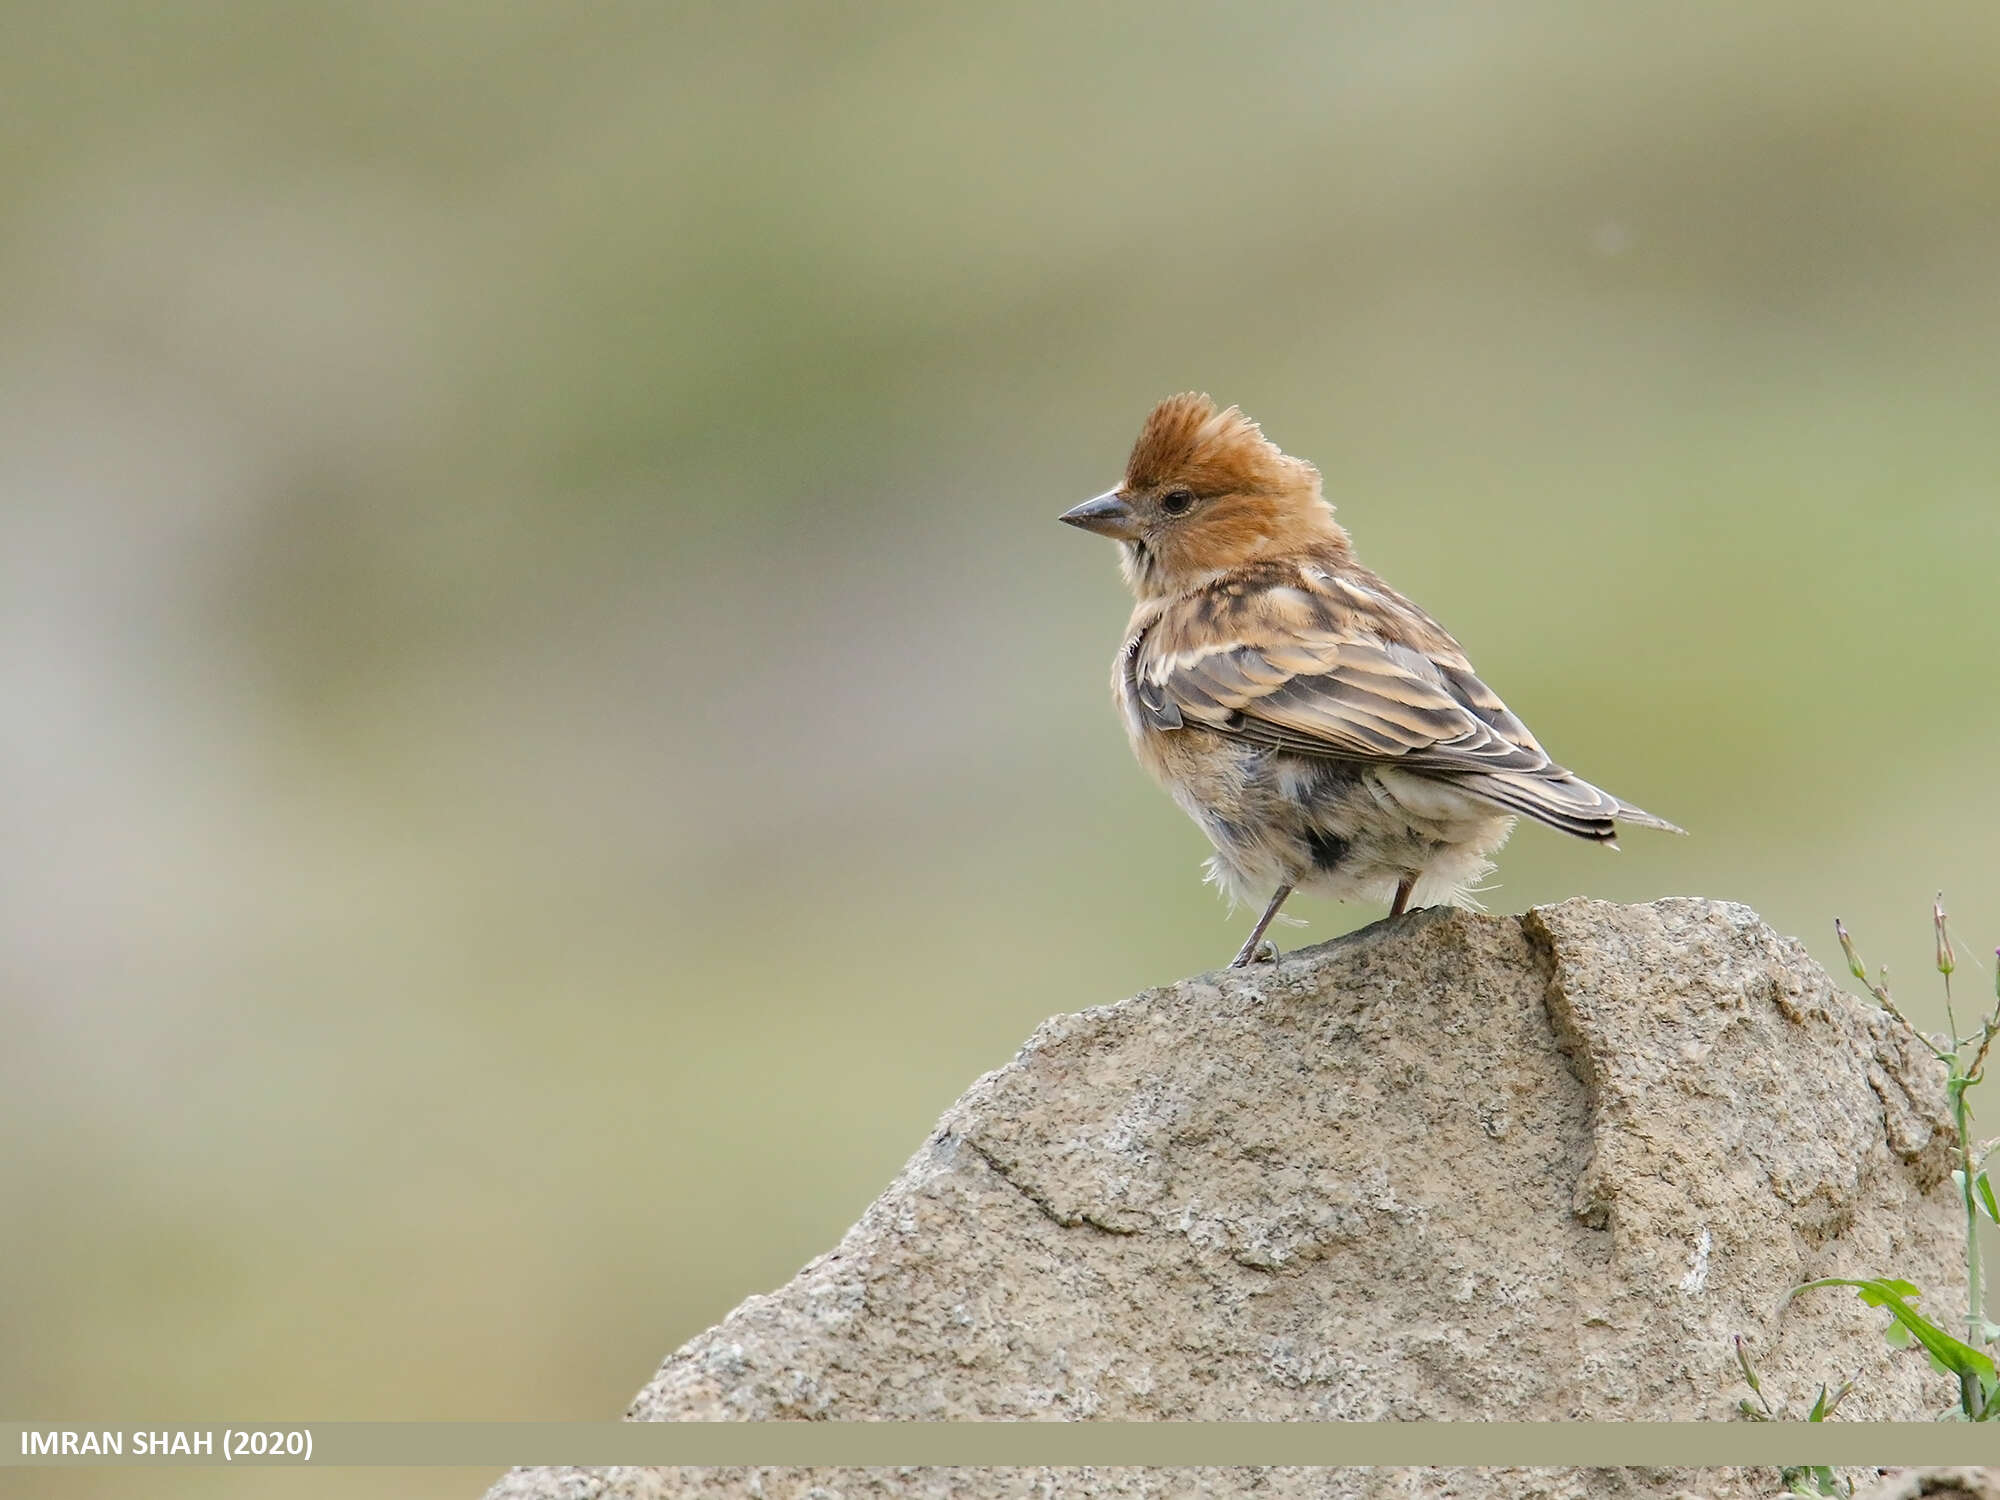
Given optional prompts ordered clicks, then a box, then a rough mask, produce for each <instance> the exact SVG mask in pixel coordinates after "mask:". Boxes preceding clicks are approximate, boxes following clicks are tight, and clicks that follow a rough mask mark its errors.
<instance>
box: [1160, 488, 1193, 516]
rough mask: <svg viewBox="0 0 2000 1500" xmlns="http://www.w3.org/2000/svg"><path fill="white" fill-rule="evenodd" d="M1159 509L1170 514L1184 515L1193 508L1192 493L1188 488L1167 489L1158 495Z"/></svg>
mask: <svg viewBox="0 0 2000 1500" xmlns="http://www.w3.org/2000/svg"><path fill="white" fill-rule="evenodd" d="M1160 509H1161V510H1163V511H1165V512H1166V513H1167V514H1168V515H1170V516H1184V515H1186V514H1187V513H1188V512H1189V511H1191V510H1193V509H1194V494H1193V492H1192V491H1190V490H1168V491H1167V492H1166V494H1164V495H1162V496H1160Z"/></svg>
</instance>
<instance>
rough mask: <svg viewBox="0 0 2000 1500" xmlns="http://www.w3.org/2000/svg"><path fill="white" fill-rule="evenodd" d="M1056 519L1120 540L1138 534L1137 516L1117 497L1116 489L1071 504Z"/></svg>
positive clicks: (1125, 540)
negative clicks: (1081, 502) (1091, 498)
mask: <svg viewBox="0 0 2000 1500" xmlns="http://www.w3.org/2000/svg"><path fill="white" fill-rule="evenodd" d="M1057 519H1058V520H1063V521H1067V522H1069V524H1070V525H1072V526H1081V527H1082V528H1083V529H1084V530H1085V531H1094V532H1096V533H1097V534H1098V535H1099V536H1108V537H1114V538H1116V539H1117V540H1118V541H1121V542H1129V541H1131V540H1132V538H1134V537H1136V536H1137V535H1138V534H1139V518H1138V517H1137V516H1135V515H1133V514H1132V507H1131V506H1129V505H1127V504H1126V503H1125V502H1124V501H1123V500H1121V499H1119V498H1118V491H1116V490H1106V491H1105V492H1104V493H1103V494H1101V495H1099V496H1098V497H1097V498H1096V499H1095V500H1086V501H1084V502H1083V504H1081V505H1073V506H1071V507H1070V508H1069V509H1068V510H1066V511H1064V512H1063V513H1062V515H1061V516H1059V517H1057Z"/></svg>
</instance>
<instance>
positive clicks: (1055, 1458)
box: [0, 1422, 2000, 1468]
mask: <svg viewBox="0 0 2000 1500" xmlns="http://www.w3.org/2000/svg"><path fill="white" fill-rule="evenodd" d="M225 1449H227V1450H230V1451H228V1452H225ZM308 1455H309V1456H308ZM1992 1462H2000V1426H1996V1425H1985V1424H1982V1425H1976V1426H1975V1425H1970V1424H1965V1423H1945V1422H1940V1423H1928V1422H1877V1423H1870V1422H1835V1423H1824V1424H1813V1425H1808V1424H1806V1423H1803V1422H1782V1423H1780V1422H1772V1423H1757V1422H1715V1423H1701V1422H1631V1423H1617V1422H1577V1423H1565V1422H851V1423H850V1422H715V1423H708V1422H699V1423H696V1422H662V1423H651V1422H648V1423H624V1422H574V1423H564V1422H270V1423H264V1424H261V1425H258V1426H243V1425H240V1424H239V1425H234V1426H232V1425H228V1424H223V1423H212V1424H211V1423H187V1422H180V1423H157V1424H148V1425H135V1424H130V1423H126V1424H120V1425H116V1426H107V1425H104V1424H96V1425H90V1426H81V1425H67V1424H57V1423H38V1422H37V1423H29V1422H8V1423H0V1467H19V1466H23V1465H51V1466H70V1465H77V1466H93V1465H100V1464H125V1465H157V1464H193V1465H209V1464H213V1465H230V1466H234V1465H238V1464H252V1465H270V1464H285V1465H306V1464H309V1465H311V1466H312V1467H315V1468H318V1467H327V1466H340V1465H386V1466H391V1467H426V1466H433V1465H441V1466H454V1467H455V1466H461V1465H462V1466H467V1467H472V1466H492V1467H495V1468H501V1467H506V1466H510V1465H516V1464H528V1465H576V1466H580V1467H598V1466H607V1465H614V1464H634V1465H658V1466H664V1465H698V1466H708V1465H732V1466H733V1465H739V1464H741V1465H749V1464H773V1465H782V1466H786V1467H792V1466H811V1467H821V1466H825V1467H843V1468H844V1467H867V1468H874V1467H900V1466H904V1465H913V1466H946V1467H979V1468H987V1467H1004V1466H1013V1465H1029V1466H1036V1467H1040V1466H1053V1467H1063V1466H1068V1465H1085V1464H1088V1465H1102V1466H1127V1465H1130V1466H1140V1467H1152V1466H1166V1467H1183V1466H1188V1465H1252V1464H1254V1465H1265V1464H1272V1465H1310V1466H1321V1465H1328V1466H1350V1465H1375V1466H1387V1467H1398V1468H1403V1467H1433V1466H1463V1465H1478V1466H1482V1467H1484V1466H1493V1467H1511V1466H1515V1465H1533V1466H1540V1465H1568V1464H1582V1465H1592V1466H1605V1467H1620V1466H1630V1465H1640V1466H1654V1465H1659V1466H1673V1467H1681V1466H1692V1467H1709V1466H1715V1465H1767V1466H1781V1465H1786V1464H1815V1463H1817V1464H1835V1465H1878V1464H1879V1465H1889V1466H1901V1465H1914V1464H1984V1463H1992Z"/></svg>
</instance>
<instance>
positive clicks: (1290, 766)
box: [1062, 392, 1681, 967]
mask: <svg viewBox="0 0 2000 1500" xmlns="http://www.w3.org/2000/svg"><path fill="white" fill-rule="evenodd" d="M1062 519H1063V520H1065V521H1067V522H1069V524H1070V525H1072V526H1080V527H1082V528H1083V529H1084V530H1086V531H1094V532H1096V533H1097V534H1098V535H1100V536H1107V537H1111V538H1113V539H1115V540H1116V541H1117V542H1118V544H1119V550H1120V552H1121V553H1122V554H1123V567H1124V572H1125V581H1126V582H1127V583H1129V584H1130V585H1131V587H1132V592H1133V593H1134V594H1136V595H1137V596H1138V599H1139V605H1138V608H1137V609H1135V610H1134V611H1133V612H1132V621H1131V624H1130V625H1129V626H1128V627H1127V630H1126V635H1125V644H1124V646H1123V647H1122V648H1121V649H1120V650H1119V652H1118V657H1117V660H1116V661H1115V662H1114V663H1113V664H1112V672H1111V689H1112V693H1113V695H1114V697H1115V698H1116V700H1117V703H1118V709H1119V713H1120V715H1121V716H1122V717H1123V718H1124V720H1125V730H1126V733H1127V734H1128V735H1129V736H1130V737H1131V741H1132V749H1133V752H1134V753H1135V754H1136V755H1137V756H1138V757H1139V763H1140V764H1141V765H1143V766H1144V767H1145V768H1146V769H1147V770H1148V771H1149V772H1151V773H1152V775H1153V777H1154V779H1155V780H1157V781H1159V783H1160V784H1161V785H1162V786H1164V787H1165V788H1166V789H1167V790H1168V791H1169V792H1171V793H1172V794H1173V797H1174V800H1175V801H1176V802H1178V803H1180V805H1181V806H1182V808H1184V809H1185V810H1186V811H1187V813H1188V815H1189V816H1190V817H1192V818H1193V819H1194V820H1195V822H1197V823H1199V824H1200V825H1201V828H1202V831H1203V832H1204V833H1206V834H1207V835H1208V838H1209V842H1210V843H1212V844H1214V845H1215V857H1214V858H1213V859H1211V860H1210V861H1209V862H1208V878H1209V879H1210V880H1212V881H1214V882H1215V883H1216V884H1217V885H1219V886H1220V887H1222V889H1223V890H1224V891H1225V892H1226V893H1227V894H1228V895H1229V897H1230V899H1231V901H1232V902H1238V901H1244V902H1254V901H1259V900H1263V899H1264V898H1265V896H1266V895H1267V894H1268V895H1269V899H1270V904H1269V905H1268V906H1266V907H1265V908H1264V914H1263V915H1262V916H1261V917H1259V918H1258V919H1257V925H1256V927H1255V928H1254V929H1253V930H1252V931H1251V933H1250V937H1249V940H1248V941H1246V942H1245V943H1244V944H1243V948H1242V951H1240V952H1239V953H1238V954H1237V955H1236V957H1235V959H1234V961H1233V963H1232V967H1240V966H1242V965H1244V964H1247V963H1249V962H1250V961H1251V960H1252V958H1254V957H1256V956H1257V955H1258V954H1259V952H1260V951H1264V952H1269V951H1271V950H1270V948H1269V945H1268V944H1263V943H1262V940H1263V937H1264V930H1265V929H1266V928H1267V927H1269V926H1270V925H1271V921H1272V919H1273V918H1274V917H1276V916H1277V914H1278V908H1279V907H1281V906H1283V905H1284V904H1285V898H1286V897H1287V896H1289V895H1291V893H1292V892H1293V891H1294V890H1305V891H1309V892H1312V893H1315V894H1319V895H1327V896H1333V897H1337V898H1339V899H1341V900H1351V899H1370V900H1382V901H1390V902H1391V903H1392V905H1391V907H1390V915H1391V916H1399V915H1401V914H1402V912H1403V911H1405V910H1406V909H1407V908H1408V906H1409V904H1410V900H1411V897H1412V895H1413V894H1414V895H1416V896H1417V897H1418V898H1419V901H1420V904H1429V903H1431V902H1442V903H1449V904H1472V903H1471V898H1470V895H1469V892H1470V889H1471V887H1472V886H1473V885H1474V884H1475V883H1476V882H1477V881H1478V880H1480V878H1481V877H1483V876H1484V875H1486V874H1487V872H1488V871H1490V870H1491V869H1492V868H1493V865H1492V862H1491V861H1490V860H1489V859H1488V858H1487V856H1488V855H1490V854H1492V853H1493V852H1494V851H1495V850H1496V849H1498V848H1499V847H1500V846H1501V845H1502V844H1503V843H1505V842H1506V840H1507V835H1508V834H1509V833H1511V832H1512V831H1513V827H1514V817H1513V815H1514V814H1516V813H1526V814H1527V815H1528V816H1529V817H1531V818H1536V819H1539V820H1540V821H1541V822H1544V823H1546V824H1548V825H1549V826H1550V827H1551V828H1559V829H1561V830H1562V831H1563V832H1564V833H1573V834H1575V835H1576V836H1577V837H1579V838H1586V839H1594V840H1596V841H1597V842H1598V843H1600V844H1611V846H1612V847H1613V848H1616V847H1617V845H1616V844H1614V843H1612V841H1613V840H1614V839H1615V838H1616V837H1617V834H1618V828H1617V824H1618V823H1619V822H1620V821H1623V822H1627V823H1635V824H1638V825H1640V826H1642V827H1646V828H1661V829H1665V830H1667V831H1668V832H1671V833H1679V832H1681V830H1680V829H1678V828H1676V827H1674V825H1673V824H1671V823H1669V822H1667V821H1666V820H1665V819H1663V818H1656V817H1654V816H1653V815H1652V814H1651V813H1648V812H1642V811H1641V810H1640V809H1638V808H1636V807H1633V806H1632V805H1631V804H1629V803H1627V802H1622V801H1620V800H1619V799H1618V798H1616V797H1614V796H1612V795H1611V794H1610V793H1609V792H1605V791H1600V790H1599V789H1598V788H1596V787H1594V786H1592V785H1591V784H1590V783H1589V782H1587V781H1584V780H1581V779H1580V778H1578V777H1577V776H1575V775H1573V774H1571V773H1570V772H1569V771H1566V770H1564V769H1563V768H1562V767H1561V766H1559V765H1557V764H1556V763H1555V762H1554V761H1552V760H1550V759H1549V756H1548V753H1547V752H1546V751H1545V750H1543V749H1542V747H1541V746H1540V745H1539V744H1538V743H1536V740H1535V737H1534V736H1533V735H1532V734H1530V733H1529V732H1528V727H1527V726H1526V725H1525V724H1523V723H1522V722H1521V721H1520V720H1519V719H1517V718H1515V717H1514V715H1513V714H1512V713H1511V712H1509V711H1508V708H1507V705H1506V704H1504V703H1502V702H1501V701H1500V699H1499V697H1498V695H1496V694H1495V693H1494V692H1493V690H1492V689H1491V688H1489V687H1487V685H1486V684H1485V683H1483V682H1481V681H1480V680H1479V679H1478V677H1476V676H1474V675H1473V671H1472V663H1471V662H1469V661H1467V660H1466V656H1465V653H1464V651H1462V650H1460V649H1459V645H1458V642H1457V641H1455V640H1453V639H1452V638H1451V637H1450V636H1449V635H1447V634H1446V633H1445V631H1444V628H1443V627H1442V626H1440V625H1439V624H1438V623H1437V622H1436V621H1435V620H1433V619H1432V618H1431V617H1430V616H1429V615H1427V614H1425V613H1424V612H1423V611H1422V610H1421V609H1419V608H1417V606H1416V605H1414V604H1412V603H1411V602H1410V601H1409V600H1407V599H1405V598H1404V597H1403V596H1402V595H1401V594H1399V593H1397V592H1396V591H1395V590H1394V589H1392V588H1390V587H1389V585H1388V584H1386V583H1384V582H1383V581H1382V580H1381V579H1380V578H1378V577H1376V576H1375V575H1374V574H1373V573H1371V572H1370V571H1369V570H1368V569H1367V568H1364V567H1363V566H1362V565H1361V564H1360V562H1359V561H1357V560H1356V558H1355V556H1354V548H1353V546H1352V545H1351V544H1350V543H1349V541H1348V536H1347V532H1346V531H1345V530H1343V529H1342V528H1341V526H1340V524H1339V523H1338V522H1336V521H1335V520H1334V518H1333V507H1332V506H1331V505H1330V504H1328V503H1327V501H1326V499H1325V498H1324V497H1323V496H1322V495H1321V494H1320V477H1319V470H1317V469H1315V468H1314V467H1313V466H1312V465H1311V464H1309V463H1306V462H1305V461H1304V460H1302V459H1297V458H1291V457H1289V456H1287V455H1286V454H1284V453H1282V452H1280V451H1279V449H1278V447H1277V445H1276V444H1274V443H1272V442H1271V441H1270V440H1269V439H1268V438H1266V437H1265V436H1264V434H1263V432H1262V431H1261V430H1260V429H1259V428H1258V426H1257V424H1256V423H1255V422H1253V421H1251V420H1250V419H1249V418H1248V417H1246V416H1244V415H1243V413H1242V412H1241V411H1239V410H1237V408H1235V407H1233V406H1232V407H1229V408H1227V409H1226V410H1217V409H1216V406H1215V403H1214V402H1213V401H1211V400H1209V398H1208V397H1207V396H1204V395H1199V394H1196V393H1192V392H1191V393H1189V394H1186V395H1181V396H1172V397H1169V398H1168V399H1167V400H1165V401H1162V402H1161V403H1160V404H1159V405H1158V406H1156V407H1154V408H1153V412H1152V415H1150V416H1149V417H1147V418H1146V425H1145V427H1144V428H1143V429H1141V431H1140V433H1139V440H1138V442H1137V443H1135V444H1134V445H1133V447H1132V456H1131V458H1130V459H1129V460H1128V461H1127V463H1126V465H1125V478H1124V482H1123V483H1121V484H1120V485H1119V486H1118V487H1117V488H1116V489H1114V490H1111V491H1109V492H1108V493H1106V494H1102V495H1099V496H1098V497H1097V498H1096V499H1094V500H1086V501H1084V503H1083V504H1081V505H1079V506H1077V507H1075V508H1074V509H1072V510H1068V511H1065V512H1064V513H1063V516H1062ZM1260 944H1262V948H1261V949H1260Z"/></svg>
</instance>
